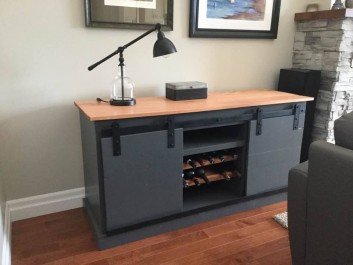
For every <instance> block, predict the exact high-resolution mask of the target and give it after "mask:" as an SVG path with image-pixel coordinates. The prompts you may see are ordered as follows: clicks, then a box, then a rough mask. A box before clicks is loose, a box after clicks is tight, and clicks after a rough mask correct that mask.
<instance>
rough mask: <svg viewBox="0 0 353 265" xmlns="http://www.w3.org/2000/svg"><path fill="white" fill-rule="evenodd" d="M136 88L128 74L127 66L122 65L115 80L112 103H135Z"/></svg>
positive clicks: (121, 104) (126, 104)
mask: <svg viewBox="0 0 353 265" xmlns="http://www.w3.org/2000/svg"><path fill="white" fill-rule="evenodd" d="M134 89H135V84H134V82H133V81H132V80H131V78H129V77H128V76H126V70H125V66H120V67H119V74H118V76H116V77H115V78H114V80H113V84H112V90H111V93H110V104H111V105H116V106H131V105H135V104H136V101H135V99H134Z"/></svg>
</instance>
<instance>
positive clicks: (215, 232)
mask: <svg viewBox="0 0 353 265" xmlns="http://www.w3.org/2000/svg"><path fill="white" fill-rule="evenodd" d="M286 206H287V203H286V202H281V203H278V204H274V205H269V206H265V207H261V208H258V209H254V210H251V211H247V212H241V213H237V214H233V215H230V216H226V217H223V218H219V219H216V220H213V221H209V222H204V223H201V224H197V225H194V226H190V227H187V228H184V229H179V230H177V231H172V232H169V233H165V234H162V235H158V236H154V237H150V238H146V239H143V240H139V241H136V242H132V243H129V244H125V245H123V246H119V247H116V248H111V249H108V250H105V251H99V250H98V249H97V247H96V245H95V241H94V236H93V233H92V231H91V228H90V225H89V223H88V220H87V217H86V215H85V213H84V211H83V209H75V210H70V211H66V212H61V213H56V214H50V215H46V216H41V217H36V218H32V219H28V220H23V221H19V222H14V224H13V227H12V232H13V234H12V235H13V240H12V253H13V255H12V264H14V265H32V264H33V265H34V264H35V265H37V264H48V265H49V264H50V265H68V264H70V265H83V264H90V265H112V264H113V265H115V264H119V265H120V264H143V265H148V264H153V265H155V264H162V263H166V264H191V265H192V264H197V265H199V264H212V263H213V262H214V264H216V263H217V264H218V265H220V264H253V265H255V264H256V265H259V264H265V265H266V264H271V262H275V263H274V264H281V263H276V262H280V261H281V258H280V257H278V255H277V254H275V253H279V254H280V255H282V256H283V257H282V258H283V262H284V263H283V264H284V265H286V264H290V263H288V262H290V251H289V248H288V233H287V230H285V229H283V228H282V227H280V226H279V225H278V224H277V223H275V222H274V221H273V220H272V216H273V215H274V214H276V213H278V212H282V211H285V210H286ZM271 251H273V252H272V253H270V252H271ZM207 262H209V263H207ZM244 262H245V263H244Z"/></svg>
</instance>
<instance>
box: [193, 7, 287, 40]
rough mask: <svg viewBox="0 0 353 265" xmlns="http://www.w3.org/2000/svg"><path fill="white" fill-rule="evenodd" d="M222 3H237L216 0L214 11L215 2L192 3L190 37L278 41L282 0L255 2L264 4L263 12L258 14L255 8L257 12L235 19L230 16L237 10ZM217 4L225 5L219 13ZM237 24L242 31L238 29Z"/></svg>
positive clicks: (237, 15)
mask: <svg viewBox="0 0 353 265" xmlns="http://www.w3.org/2000/svg"><path fill="white" fill-rule="evenodd" d="M222 1H229V3H230V4H232V3H235V1H237V0H214V3H215V5H214V7H215V9H216V10H215V11H213V10H212V9H211V8H213V6H212V0H190V24H189V37H191V38H250V39H276V38H277V34H278V25H279V17H280V8H281V0H253V1H254V2H256V3H258V2H259V1H263V2H264V3H265V4H263V3H262V4H263V6H264V8H263V9H261V11H263V12H256V9H255V8H253V9H255V11H254V10H251V11H252V12H248V13H245V12H243V13H241V12H238V13H235V15H234V16H232V15H229V14H230V12H234V11H232V10H234V9H230V8H227V3H225V2H222ZM250 1H251V0H249V2H250ZM210 3H211V4H210ZM230 4H229V6H230ZM217 5H222V6H221V7H220V8H219V10H217ZM240 10H241V9H240ZM200 12H202V13H200ZM227 12H228V13H227ZM253 14H255V15H253ZM251 16H252V17H251ZM262 22H263V23H262ZM237 25H238V26H239V28H237ZM223 26H224V28H223Z"/></svg>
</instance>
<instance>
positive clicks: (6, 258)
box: [0, 203, 11, 265]
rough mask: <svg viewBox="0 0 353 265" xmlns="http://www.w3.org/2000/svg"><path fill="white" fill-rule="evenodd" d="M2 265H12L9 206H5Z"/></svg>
mask: <svg viewBox="0 0 353 265" xmlns="http://www.w3.org/2000/svg"><path fill="white" fill-rule="evenodd" d="M3 240H4V242H3V246H2V247H3V249H2V257H1V260H0V261H1V265H11V213H10V208H9V206H8V205H7V203H6V205H5V222H4V238H3Z"/></svg>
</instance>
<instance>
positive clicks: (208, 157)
mask: <svg viewBox="0 0 353 265" xmlns="http://www.w3.org/2000/svg"><path fill="white" fill-rule="evenodd" d="M206 159H207V160H208V162H210V164H214V163H215V160H214V158H213V156H211V155H206Z"/></svg>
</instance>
